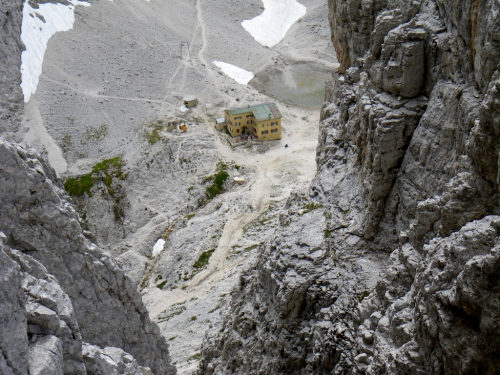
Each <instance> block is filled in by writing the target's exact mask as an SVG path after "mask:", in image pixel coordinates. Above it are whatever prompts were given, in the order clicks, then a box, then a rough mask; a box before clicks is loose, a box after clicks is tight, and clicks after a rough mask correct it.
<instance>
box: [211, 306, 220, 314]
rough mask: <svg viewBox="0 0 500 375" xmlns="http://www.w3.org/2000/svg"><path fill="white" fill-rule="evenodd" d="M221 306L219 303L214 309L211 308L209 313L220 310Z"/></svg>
mask: <svg viewBox="0 0 500 375" xmlns="http://www.w3.org/2000/svg"><path fill="white" fill-rule="evenodd" d="M220 308H221V306H220V305H217V306H215V307H214V308H213V309H212V310H210V311H209V312H208V313H209V314H211V313H213V312H215V311H217V310H219V309H220Z"/></svg>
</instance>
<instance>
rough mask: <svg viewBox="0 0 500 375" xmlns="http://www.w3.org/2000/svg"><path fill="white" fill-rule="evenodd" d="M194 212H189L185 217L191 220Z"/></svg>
mask: <svg viewBox="0 0 500 375" xmlns="http://www.w3.org/2000/svg"><path fill="white" fill-rule="evenodd" d="M194 215H195V214H189V215H186V219H188V220H191V219H192V218H193V217H194Z"/></svg>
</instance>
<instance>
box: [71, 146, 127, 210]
mask: <svg viewBox="0 0 500 375" xmlns="http://www.w3.org/2000/svg"><path fill="white" fill-rule="evenodd" d="M124 165H125V163H124V162H123V160H122V158H121V156H117V157H115V158H112V159H106V160H103V161H101V162H99V163H97V164H96V165H94V167H93V168H92V172H90V173H89V174H86V175H83V176H80V177H75V178H71V177H70V178H68V179H66V181H65V182H64V190H66V191H67V192H68V194H69V195H71V196H73V197H80V196H82V195H83V194H84V193H87V195H88V196H89V197H90V196H92V194H91V193H90V189H92V187H93V186H94V184H95V182H96V181H98V180H102V181H103V182H104V184H105V185H106V187H108V193H109V194H110V195H113V194H114V191H113V190H112V189H111V188H110V186H111V183H112V182H113V177H117V178H119V177H121V176H122V175H123V172H122V168H123V166H124ZM115 216H122V215H121V214H119V213H118V212H116V213H115Z"/></svg>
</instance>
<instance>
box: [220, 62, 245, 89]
mask: <svg viewBox="0 0 500 375" xmlns="http://www.w3.org/2000/svg"><path fill="white" fill-rule="evenodd" d="M213 63H214V64H215V65H217V66H218V67H219V68H220V69H221V70H222V71H223V72H224V73H225V74H226V75H227V76H229V77H231V78H232V79H234V80H235V81H236V82H238V83H240V84H242V85H246V84H247V83H248V82H250V80H251V79H252V78H253V77H254V74H253V73H252V72H249V71H248V70H245V69H241V68H238V67H237V66H234V65H231V64H228V63H225V62H222V61H214V62H213Z"/></svg>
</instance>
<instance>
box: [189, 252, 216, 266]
mask: <svg viewBox="0 0 500 375" xmlns="http://www.w3.org/2000/svg"><path fill="white" fill-rule="evenodd" d="M214 251H215V249H210V250H207V251H204V252H203V253H201V255H200V257H199V258H198V260H197V261H196V262H194V264H193V268H196V269H200V268H203V267H205V266H206V265H207V264H208V261H209V260H210V257H211V256H212V254H213V252H214Z"/></svg>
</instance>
